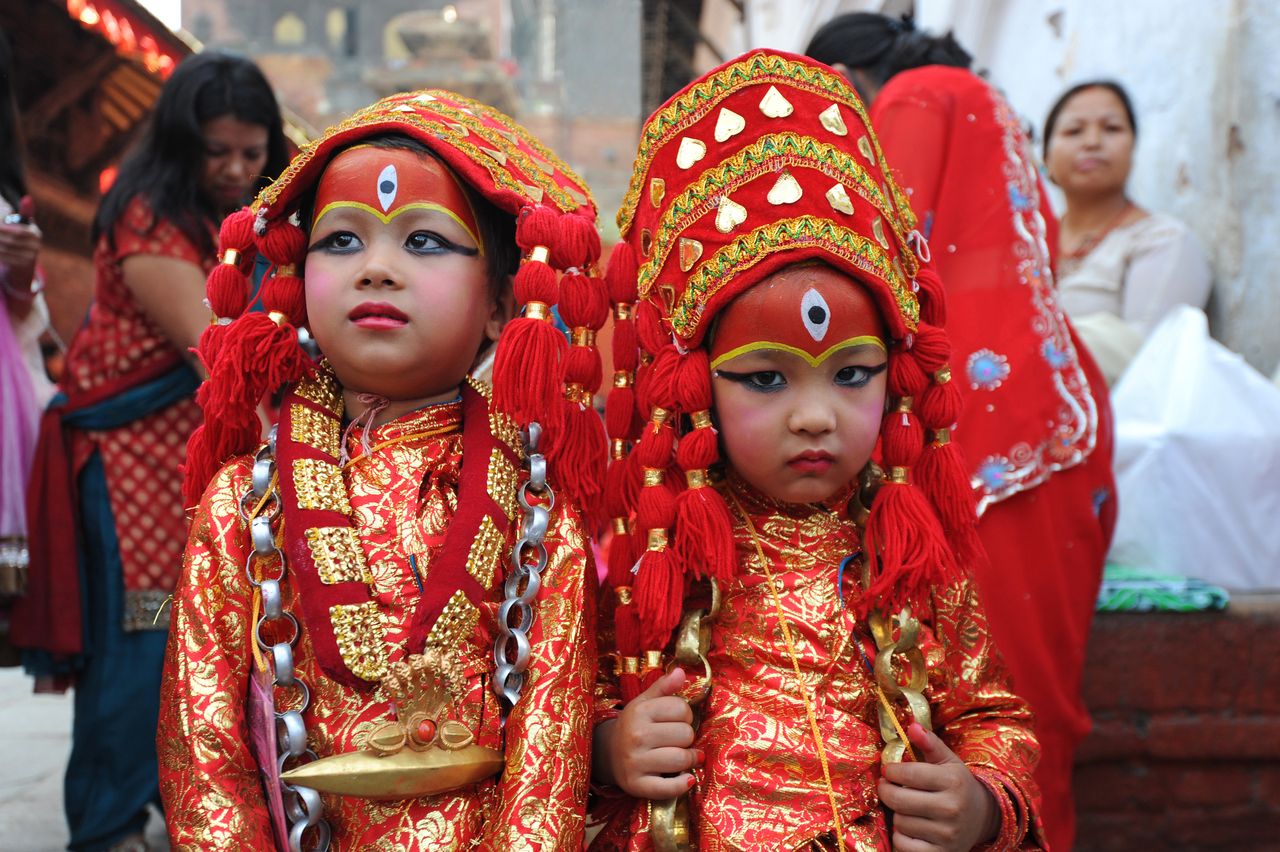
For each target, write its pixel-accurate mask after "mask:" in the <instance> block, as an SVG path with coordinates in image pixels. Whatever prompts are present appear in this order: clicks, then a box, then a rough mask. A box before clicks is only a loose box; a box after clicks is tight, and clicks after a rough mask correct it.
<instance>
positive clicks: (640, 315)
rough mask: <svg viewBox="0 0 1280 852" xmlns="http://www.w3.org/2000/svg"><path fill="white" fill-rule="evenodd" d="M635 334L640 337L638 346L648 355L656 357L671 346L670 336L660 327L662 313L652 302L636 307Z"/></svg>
mask: <svg viewBox="0 0 1280 852" xmlns="http://www.w3.org/2000/svg"><path fill="white" fill-rule="evenodd" d="M636 333H637V334H638V335H639V337H640V345H641V346H642V347H644V350H645V351H646V352H648V353H649V354H650V355H657V354H658V353H659V352H661V351H662V349H663V348H664V347H666V346H670V345H671V335H670V334H668V333H667V331H666V329H665V328H664V327H663V325H662V313H661V312H660V311H659V310H658V306H657V305H655V304H653V303H652V302H640V303H639V304H638V305H636Z"/></svg>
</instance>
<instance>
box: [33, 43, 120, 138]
mask: <svg viewBox="0 0 1280 852" xmlns="http://www.w3.org/2000/svg"><path fill="white" fill-rule="evenodd" d="M119 61H121V60H120V58H119V57H118V56H116V54H115V53H114V52H113V51H111V50H107V51H106V52H105V53H103V54H101V55H100V56H98V57H97V58H96V59H94V60H93V61H92V62H90V63H89V64H88V65H85V66H84V67H83V68H81V69H80V70H79V71H76V72H75V73H73V74H68V75H67V76H65V77H63V78H62V79H61V81H60V82H59V84H58V85H57V86H55V87H54V88H53V89H51V90H50V91H49V92H48V93H47V94H46V95H45V96H44V97H42V98H41V99H40V100H39V101H37V102H36V103H35V104H34V105H32V107H31V108H30V109H28V110H26V111H25V112H24V113H23V116H22V118H23V129H24V131H25V132H26V134H27V138H28V139H34V138H35V137H37V136H39V135H40V134H41V133H43V132H44V129H45V128H46V127H48V126H49V123H50V122H52V121H53V120H54V119H55V118H57V116H58V114H59V113H61V112H62V111H63V110H64V109H66V108H67V107H68V106H70V105H71V104H73V103H75V102H76V101H77V100H79V99H80V98H81V97H83V96H84V94H85V92H88V91H90V90H92V89H93V88H94V87H95V86H98V85H101V83H102V78H103V75H105V74H106V72H107V71H108V70H109V69H110V68H111V67H112V66H113V65H115V64H116V63H117V62H119Z"/></svg>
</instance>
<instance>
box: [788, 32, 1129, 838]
mask: <svg viewBox="0 0 1280 852" xmlns="http://www.w3.org/2000/svg"><path fill="white" fill-rule="evenodd" d="M807 53H808V54H809V55H810V56H812V57H814V58H816V59H820V60H822V61H824V62H826V63H828V64H830V65H833V66H834V67H836V68H837V69H838V70H840V71H841V72H842V73H844V74H845V76H846V77H848V78H849V79H850V81H851V82H853V84H854V86H855V87H856V88H857V89H858V91H859V92H860V93H861V94H863V96H864V97H865V98H866V100H867V101H868V102H869V103H870V104H871V119H872V122H873V123H874V124H875V127H876V132H877V133H879V134H880V144H881V145H882V146H883V148H884V151H885V156H886V157H887V158H888V160H889V162H890V163H892V164H893V166H894V168H895V170H896V171H897V172H898V176H899V180H900V183H901V184H902V186H903V187H904V188H905V189H906V191H907V193H908V194H909V195H910V197H911V205H912V207H913V208H914V209H915V212H916V215H917V216H918V217H919V219H920V222H921V225H920V230H921V231H922V232H923V235H924V237H925V238H927V239H928V241H929V245H930V246H931V247H932V249H931V250H932V255H933V262H934V264H935V265H936V266H937V269H938V273H939V275H940V276H941V278H942V281H943V283H944V284H945V285H946V288H947V304H948V318H947V330H948V332H949V333H950V334H951V339H952V341H953V344H954V346H955V354H954V356H953V363H955V364H956V365H957V366H959V367H961V369H962V370H963V375H961V376H957V378H958V379H960V386H961V387H962V388H963V389H964V390H965V391H966V395H967V398H966V400H965V408H964V413H963V414H962V415H961V417H960V421H959V425H958V428H957V429H956V432H955V438H956V440H957V441H958V442H959V444H960V446H961V447H962V449H963V450H964V452H965V456H966V458H967V459H968V463H969V467H970V470H971V471H972V484H973V487H974V489H975V491H976V493H977V499H978V510H979V513H980V516H981V519H980V521H979V524H978V533H979V535H980V536H981V538H982V542H983V544H984V545H985V547H986V549H987V552H988V555H989V556H990V562H989V564H987V565H981V566H980V567H978V568H976V569H975V573H976V575H977V580H978V584H979V587H980V589H981V593H982V597H983V601H984V603H985V604H986V607H987V612H988V615H989V617H990V621H991V630H992V633H993V634H994V635H995V637H996V640H997V642H998V644H999V645H1000V648H1001V650H1002V651H1003V653H1004V655H1005V658H1006V660H1007V662H1008V664H1009V668H1010V670H1011V673H1012V675H1013V683H1014V687H1015V689H1017V690H1018V691H1019V692H1020V693H1021V694H1022V695H1023V697H1025V698H1026V699H1028V700H1029V701H1030V702H1031V706H1032V708H1033V709H1034V710H1035V713H1036V719H1037V731H1036V733H1037V736H1038V738H1039V739H1040V744H1041V747H1042V749H1043V753H1042V758H1041V762H1040V768H1039V770H1038V772H1037V776H1036V777H1037V780H1038V781H1039V783H1040V787H1041V790H1042V792H1043V795H1044V809H1043V817H1044V824H1045V827H1046V830H1047V832H1048V837H1049V842H1050V846H1051V847H1053V848H1058V849H1070V848H1071V842H1072V838H1073V836H1074V833H1075V813H1074V806H1073V801H1072V794H1071V764H1072V753H1073V752H1074V750H1075V746H1076V744H1077V743H1078V742H1079V741H1080V739H1081V738H1082V737H1083V736H1084V735H1085V733H1086V732H1087V731H1088V730H1089V715H1088V711H1087V710H1086V708H1085V706H1084V703H1083V701H1082V700H1081V697H1080V677H1081V672H1082V670H1083V666H1084V653H1085V644H1086V641H1087V639H1088V636H1089V627H1090V623H1091V621H1092V618H1093V610H1094V602H1095V599H1096V596H1097V590H1098V584H1099V582H1100V580H1101V575H1102V565H1103V560H1104V558H1105V556H1106V552H1107V547H1108V545H1109V543H1110V540H1111V533H1112V529H1113V528H1114V524H1115V510H1116V502H1115V489H1114V479H1113V476H1112V472H1111V436H1112V427H1111V422H1110V416H1111V406H1110V400H1109V397H1108V395H1107V389H1106V384H1105V382H1104V381H1103V379H1102V376H1101V374H1100V373H1099V372H1098V369H1097V367H1096V366H1095V365H1094V362H1093V359H1092V358H1091V357H1090V356H1089V354H1088V352H1087V351H1086V350H1085V349H1084V348H1083V347H1082V346H1081V345H1080V343H1079V340H1078V338H1077V337H1076V334H1075V331H1074V329H1072V327H1071V324H1070V323H1069V322H1068V321H1067V318H1066V316H1065V315H1064V314H1063V312H1062V310H1061V308H1060V306H1059V304H1058V300H1057V294H1056V286H1055V283H1054V278H1053V268H1052V257H1051V254H1050V247H1051V246H1056V244H1057V234H1056V231H1057V222H1056V220H1055V219H1054V217H1053V213H1052V211H1051V210H1050V208H1049V204H1048V200H1047V199H1046V197H1045V193H1044V187H1043V185H1042V183H1041V181H1040V177H1039V174H1038V173H1037V171H1036V168H1035V164H1034V163H1033V161H1032V158H1031V153H1030V150H1029V146H1028V141H1027V138H1026V135H1025V134H1024V133H1023V131H1022V128H1021V127H1020V125H1019V123H1018V120H1017V116H1016V115H1014V113H1013V111H1012V110H1011V109H1010V108H1009V105H1008V104H1007V103H1006V102H1005V101H1004V99H1003V98H1002V97H1001V96H1000V95H999V93H998V92H996V90H995V89H993V88H992V87H991V86H990V84H988V83H987V82H985V81H984V80H982V79H981V78H980V77H978V76H977V75H976V74H974V73H973V72H972V71H970V70H969V64H970V61H971V57H970V56H969V54H968V53H966V52H965V51H964V50H963V49H962V48H961V47H960V46H959V45H958V44H956V42H955V41H954V39H952V37H951V36H950V35H949V34H948V35H946V36H944V37H941V38H937V37H932V36H929V35H926V34H924V33H922V32H918V31H916V30H915V29H914V28H913V26H912V24H911V22H910V21H909V20H906V21H900V20H895V19H892V18H888V17H885V16H883V15H876V14H870V13H857V14H851V15H845V16H842V17H840V18H836V19H834V20H832V21H830V22H829V23H827V24H826V25H825V26H824V27H822V28H821V29H820V30H819V31H818V32H817V33H816V34H815V35H814V37H813V39H812V41H811V42H810V44H809V48H808V50H807ZM961 365H962V366H961ZM958 372H959V371H958Z"/></svg>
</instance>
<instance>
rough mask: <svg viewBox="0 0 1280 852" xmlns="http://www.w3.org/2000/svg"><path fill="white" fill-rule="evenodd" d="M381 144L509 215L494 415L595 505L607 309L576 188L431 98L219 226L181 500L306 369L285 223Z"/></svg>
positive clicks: (358, 122) (480, 111)
mask: <svg viewBox="0 0 1280 852" xmlns="http://www.w3.org/2000/svg"><path fill="white" fill-rule="evenodd" d="M388 134H401V135H405V136H408V137H411V138H413V139H416V140H418V141H419V142H421V143H422V144H423V145H425V146H426V147H427V148H429V149H430V150H431V151H432V153H433V154H435V155H436V156H437V157H438V158H439V159H440V161H441V162H443V163H444V164H445V165H447V166H448V168H449V169H450V170H451V171H452V173H453V175H456V177H457V178H458V180H460V181H461V182H462V183H465V184H466V185H468V186H470V187H471V188H472V189H473V190H474V191H475V192H476V193H477V194H478V195H480V196H482V197H484V198H485V199H487V200H488V201H490V202H491V203H492V204H494V205H495V206H496V207H498V208H499V209H501V210H504V211H506V212H508V213H511V214H512V215H513V216H515V217H516V242H517V243H518V244H519V247H520V250H521V251H522V252H523V255H524V259H523V262H522V263H521V265H520V268H519V271H518V272H517V273H516V276H515V284H514V287H515V297H516V302H517V307H518V308H521V309H522V310H521V314H520V316H518V317H517V318H516V319H514V320H512V321H511V322H510V323H508V325H507V326H506V328H505V329H504V330H503V332H502V335H501V338H500V339H499V342H498V348H497V353H496V356H495V362H494V368H493V386H494V404H495V405H496V406H497V408H498V409H499V410H500V411H502V412H504V413H506V414H508V415H510V416H511V417H512V418H513V419H514V420H515V421H516V423H518V424H520V425H524V424H527V423H531V422H538V423H539V424H541V425H542V427H543V431H544V435H545V438H544V440H545V443H544V445H543V446H544V447H547V453H548V455H549V457H550V459H551V460H552V462H553V464H554V467H553V470H554V471H555V478H554V484H555V485H556V486H557V487H558V488H564V489H565V490H566V491H567V492H568V495H567V496H568V497H569V498H570V499H571V500H573V501H574V502H575V503H577V504H578V505H580V506H582V505H584V504H585V505H588V506H589V505H592V504H593V503H595V502H598V501H595V500H593V497H594V496H595V495H596V494H598V493H599V487H600V486H599V482H600V481H601V479H602V478H603V476H602V472H603V469H604V463H605V442H604V436H603V434H602V432H603V430H602V427H601V425H600V422H599V418H598V417H597V416H596V413H595V411H594V409H593V408H592V405H591V399H592V396H593V394H594V392H595V391H596V389H597V388H598V386H599V383H600V359H599V353H598V352H597V351H596V349H595V333H596V331H597V330H598V329H599V328H600V326H601V325H603V323H604V321H605V319H606V318H607V316H608V301H607V293H606V291H605V288H604V286H603V284H602V283H601V281H600V280H599V279H598V278H596V277H593V275H594V274H595V265H596V262H597V260H598V258H599V254H600V237H599V234H598V233H597V231H596V223H595V219H596V208H595V204H594V202H593V201H592V200H591V198H590V196H589V194H588V191H587V189H586V186H585V185H584V184H583V183H582V181H581V179H580V178H578V177H577V175H575V174H574V173H573V172H572V171H570V169H569V168H568V166H566V165H565V164H564V163H563V162H561V161H560V160H559V159H558V158H557V157H556V156H555V155H554V154H552V153H551V152H550V151H548V150H547V149H546V148H545V147H543V146H542V145H541V143H539V142H538V141H537V140H536V139H534V138H533V137H532V136H531V135H530V134H529V133H528V131H526V130H525V129H524V128H522V127H520V126H519V125H518V124H516V123H515V122H513V121H512V120H511V119H510V118H508V117H507V116H505V115H503V114H501V113H499V112H497V111H496V110H494V109H492V108H490V107H487V106H485V105H483V104H480V103H478V102H476V101H473V100H470V99H468V98H465V97H462V96H460V95H456V94H453V93H451V92H444V91H438V90H431V91H422V92H410V93H406V94H400V95H394V96H392V97H389V98H386V99H384V100H381V101H379V102H378V103H376V104H374V105H372V106H370V107H368V108H367V109H364V110H361V111H360V112H357V113H356V114H355V115H353V116H352V117H351V118H349V119H347V120H346V121H344V122H342V123H340V124H338V125H336V126H334V127H332V128H330V129H329V130H328V131H327V132H326V133H325V134H324V136H323V137H321V138H320V139H319V140H317V141H316V142H314V143H312V144H310V145H308V146H307V147H305V148H304V149H303V150H302V152H301V153H299V154H298V156H297V157H295V158H294V160H293V162H292V163H291V164H290V165H289V168H288V169H287V170H286V171H285V172H284V174H283V175H281V176H280V178H279V179H278V180H276V181H275V182H274V183H273V184H271V185H270V186H269V187H267V188H266V189H264V190H263V191H262V193H261V195H259V196H258V199H257V201H255V202H254V205H253V207H252V208H245V209H244V210H241V211H240V212H238V213H235V214H233V215H232V216H230V217H228V218H227V220H226V221H225V222H224V223H223V225H222V230H221V234H220V243H221V255H220V257H221V260H222V262H221V263H219V264H218V266H216V267H215V268H214V270H213V272H212V273H211V274H210V276H209V282H208V297H209V304H210V307H211V308H212V309H213V313H214V322H213V324H212V325H210V327H209V329H208V330H206V331H205V333H204V334H203V335H202V336H201V339H200V346H199V349H198V353H199V355H200V357H201V359H202V360H203V361H204V363H205V366H206V367H207V368H208V370H209V380H208V381H207V382H205V384H204V385H203V386H202V387H201V389H200V391H199V394H198V397H197V398H198V400H199V402H200V404H201V406H202V407H203V409H204V412H205V422H204V425H203V426H202V427H201V428H200V429H199V430H197V432H196V433H195V435H194V436H193V437H192V439H191V443H190V446H189V447H188V452H187V472H186V498H187V500H188V502H189V503H194V502H195V501H196V500H198V499H199V496H200V491H201V490H202V489H203V488H204V487H205V485H206V484H207V483H208V482H209V480H210V479H211V478H212V476H213V474H214V473H215V472H216V470H217V468H218V466H219V465H221V464H222V463H224V462H225V461H227V460H228V459H230V458H232V457H233V456H236V455H239V454H242V453H246V452H250V451H251V450H252V449H253V448H254V447H255V446H256V445H257V443H258V440H259V425H258V420H257V416H256V413H255V412H256V409H257V406H258V403H259V402H260V401H261V399H262V398H263V396H264V395H266V394H268V393H271V392H273V391H275V390H276V389H278V388H280V387H282V386H283V385H286V384H289V383H292V382H296V381H297V380H298V379H299V378H301V377H302V376H303V375H304V374H306V373H308V372H309V371H310V370H311V369H312V364H311V361H310V359H309V358H308V357H307V356H306V354H305V353H304V351H303V349H302V348H301V347H300V346H299V344H298V332H297V328H298V327H299V326H302V325H304V324H305V322H306V303H305V300H304V297H303V283H302V281H301V279H300V278H299V277H298V270H299V269H300V268H301V266H302V263H303V261H304V259H305V254H306V242H307V241H306V235H305V234H304V233H303V230H302V229H301V228H300V227H299V226H298V225H297V224H296V222H295V221H291V217H294V214H296V213H297V211H298V208H299V205H300V204H301V203H302V201H303V199H304V198H305V197H306V195H307V193H308V191H310V190H312V189H313V188H314V187H315V186H316V184H317V183H318V181H319V179H320V176H321V174H322V173H323V172H324V169H325V167H326V166H327V165H328V163H329V161H330V160H331V159H333V157H334V155H335V154H336V153H338V152H339V151H342V150H345V149H348V148H351V147H353V146H355V145H357V144H358V143H359V142H360V141H361V140H363V139H369V138H372V137H376V136H383V135H388ZM371 181H372V178H371ZM382 183H383V182H382V181H381V179H379V182H378V183H376V184H375V183H373V182H370V184H369V186H370V187H375V186H376V187H377V189H376V192H375V190H374V189H370V190H369V192H368V193H367V194H369V195H370V198H371V200H370V202H369V203H370V204H371V205H372V204H374V203H375V201H377V202H379V203H380V202H381V201H385V200H386V199H385V197H383V196H385V195H386V193H383V190H382V189H381V186H382ZM395 183H396V191H397V192H399V193H400V194H401V195H403V196H404V197H402V198H401V199H400V203H404V201H405V200H406V198H407V195H404V194H405V193H406V192H408V189H409V188H411V187H412V186H413V185H414V177H413V176H412V175H399V176H398V179H397V180H396V181H395ZM389 191H390V190H388V192H389ZM378 193H383V194H382V195H378ZM383 206H384V207H385V205H383ZM315 212H316V213H317V214H319V213H320V212H322V211H320V210H316V211H315ZM462 218H464V219H465V218H466V217H465V216H463V217H462ZM464 226H465V223H464ZM472 226H473V227H474V220H473V221H472ZM258 254H261V255H263V256H264V257H266V258H267V260H268V261H270V263H271V264H272V266H273V269H272V273H271V275H270V276H269V277H267V278H266V279H265V280H264V282H263V286H262V291H261V299H262V303H263V306H264V307H265V308H266V311H265V312H247V308H248V305H249V297H250V289H249V282H248V279H247V274H248V273H249V272H250V271H251V270H252V268H253V263H254V260H255V257H256V255H258ZM553 306H558V310H559V313H560V317H561V319H562V320H563V321H564V323H565V324H566V325H567V326H568V327H569V328H570V330H571V333H572V344H571V343H570V342H569V341H568V340H566V338H565V336H564V334H562V333H561V332H560V331H559V330H558V329H557V328H556V326H555V324H554V319H553V317H552V315H551V309H552V307H553ZM557 461H559V463H558V464H555V462H557Z"/></svg>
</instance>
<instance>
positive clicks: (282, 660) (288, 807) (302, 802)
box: [240, 426, 332, 852]
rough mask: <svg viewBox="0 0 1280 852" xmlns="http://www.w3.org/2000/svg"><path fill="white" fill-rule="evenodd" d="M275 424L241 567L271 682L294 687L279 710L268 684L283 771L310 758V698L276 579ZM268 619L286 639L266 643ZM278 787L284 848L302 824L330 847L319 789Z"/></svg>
mask: <svg viewBox="0 0 1280 852" xmlns="http://www.w3.org/2000/svg"><path fill="white" fill-rule="evenodd" d="M275 455H276V430H275V427H274V426H273V427H272V428H271V433H270V435H269V436H268V437H267V445H266V446H265V447H263V448H262V449H261V450H259V451H258V455H257V456H256V457H255V458H254V461H253V476H252V487H251V488H250V489H249V490H248V491H246V492H245V493H244V494H243V495H242V496H241V498H240V517H241V518H243V519H244V520H246V521H248V522H249V532H250V538H251V540H252V542H253V551H252V552H251V553H250V554H249V558H248V559H247V560H246V561H245V566H244V571H245V575H246V576H247V577H248V579H249V582H250V583H251V584H252V585H253V586H255V587H257V588H258V589H259V590H260V591H261V593H262V617H261V618H259V619H258V623H257V624H255V625H254V628H253V635H254V641H255V642H257V643H258V647H259V648H261V649H262V652H263V653H264V654H266V655H267V659H268V660H269V661H270V663H269V665H270V666H271V672H272V682H273V683H274V686H277V687H280V688H282V689H286V690H292V691H295V692H296V693H297V694H298V696H299V698H300V700H299V701H298V702H296V706H294V707H293V708H292V709H289V710H283V711H282V710H280V709H279V708H278V706H277V705H276V700H275V689H274V688H273V689H272V699H271V701H272V710H273V711H274V712H275V717H276V741H277V747H278V749H279V752H280V757H279V766H278V767H277V768H278V769H279V771H280V772H283V771H284V765H285V762H286V761H288V760H289V759H291V758H306V759H307V760H315V759H316V754H315V752H313V751H311V750H310V749H309V748H307V725H306V722H305V721H304V720H303V718H302V714H303V713H305V712H306V710H307V707H308V706H309V705H310V704H311V690H310V689H308V688H307V685H306V684H305V683H304V682H303V681H302V679H301V678H299V677H298V675H297V670H296V669H295V667H294V659H293V649H294V646H295V645H296V644H297V642H298V636H299V635H300V634H301V632H302V631H301V627H300V626H299V624H298V619H297V618H295V617H294V616H293V614H292V613H290V612H288V611H286V610H285V609H284V598H283V595H282V594H281V589H280V581H281V580H283V579H284V575H285V556H284V552H283V551H282V550H280V548H279V547H277V546H276V528H277V527H278V524H277V523H276V522H277V521H278V519H279V517H280V512H281V503H280V493H279V491H278V490H271V482H272V480H273V479H274V478H275V474H276V459H275ZM264 499H265V501H266V502H265V503H263V506H262V509H261V511H259V513H258V514H257V515H256V516H254V517H250V513H251V512H252V510H253V508H254V507H255V506H257V505H258V504H259V503H262V502H263V500H264ZM259 560H263V561H268V560H270V561H273V562H274V564H275V565H276V566H278V567H277V568H276V570H275V571H274V572H273V575H272V576H267V577H263V578H262V579H261V580H259V579H258V578H257V576H256V575H255V573H254V570H253V569H254V563H255V562H257V561H259ZM268 622H287V623H288V625H289V626H290V627H291V628H292V631H291V633H290V635H289V639H288V641H281V642H275V643H272V644H268V643H267V642H265V641H263V639H262V626H263V625H264V624H266V623H268ZM280 791H281V794H282V795H283V797H284V806H285V812H286V814H287V815H288V819H289V849H290V850H291V852H304V849H303V846H302V837H303V835H304V834H305V833H306V831H307V829H309V828H312V827H314V828H315V829H316V834H315V839H314V841H313V842H312V843H311V845H310V846H307V847H306V849H305V852H325V850H327V849H328V848H329V841H330V839H331V838H332V832H331V831H330V828H329V823H328V822H327V821H325V819H324V804H323V803H322V802H321V801H320V794H319V793H317V792H316V791H315V790H313V789H311V788H310V787H300V786H296V785H293V784H286V783H285V782H283V781H281V782H280Z"/></svg>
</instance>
